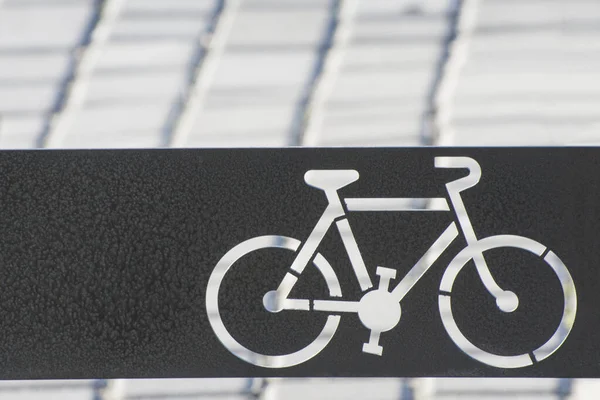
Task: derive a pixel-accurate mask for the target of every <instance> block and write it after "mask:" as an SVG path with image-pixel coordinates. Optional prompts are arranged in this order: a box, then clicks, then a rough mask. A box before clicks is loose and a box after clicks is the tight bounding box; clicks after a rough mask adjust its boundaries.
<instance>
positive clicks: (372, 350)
mask: <svg viewBox="0 0 600 400" xmlns="http://www.w3.org/2000/svg"><path fill="white" fill-rule="evenodd" d="M380 335H381V332H377V331H371V335H370V336H369V341H368V342H367V343H365V344H363V347H362V351H363V353H369V354H374V355H376V356H381V355H382V354H383V347H381V346H380V345H379V336H380Z"/></svg>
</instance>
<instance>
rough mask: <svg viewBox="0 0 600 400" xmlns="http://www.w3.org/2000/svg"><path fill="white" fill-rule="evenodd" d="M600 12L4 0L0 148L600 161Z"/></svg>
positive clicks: (48, 386)
mask: <svg viewBox="0 0 600 400" xmlns="http://www.w3.org/2000/svg"><path fill="white" fill-rule="evenodd" d="M599 39H600V1H598V0H462V1H460V0H360V1H359V0H0V148H4V149H8V148H36V147H38V148H39V147H48V148H108V147H119V148H123V147H215V146H218V147H221V146H232V147H234V146H244V147H247V146H261V147H264V146H421V145H450V146H451V145H491V146H493V145H573V144H579V145H593V144H600V114H599V113H598V111H597V109H598V106H600V40H599ZM599 389H600V384H599V383H597V382H595V381H593V380H568V379H536V380H533V379H507V380H497V379H412V380H402V379H335V380H334V379H276V380H263V379H251V380H248V379H224V380H215V379H185V380H119V381H104V380H92V381H35V382H26V381H20V382H3V383H0V399H34V398H43V399H106V400H108V399H114V400H117V399H118V400H122V399H184V398H185V399H187V398H190V399H216V398H219V399H250V398H259V399H304V398H310V399H381V400H387V399H399V400H408V399H445V400H449V399H455V398H470V399H479V398H484V399H509V398H510V399H596V398H598V395H597V393H598V391H599Z"/></svg>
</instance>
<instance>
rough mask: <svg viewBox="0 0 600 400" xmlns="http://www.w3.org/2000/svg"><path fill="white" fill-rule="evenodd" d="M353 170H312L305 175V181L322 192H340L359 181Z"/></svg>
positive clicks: (356, 172)
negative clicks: (339, 190)
mask: <svg viewBox="0 0 600 400" xmlns="http://www.w3.org/2000/svg"><path fill="white" fill-rule="evenodd" d="M358 178H359V174H358V171H355V170H353V169H311V170H310V171H307V172H306V173H305V174H304V181H305V182H306V183H307V184H309V185H310V186H313V187H316V188H318V189H322V190H338V189H341V188H343V187H344V186H347V185H349V184H351V183H352V182H354V181H356V180H358Z"/></svg>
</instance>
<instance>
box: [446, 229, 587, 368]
mask: <svg viewBox="0 0 600 400" xmlns="http://www.w3.org/2000/svg"><path fill="white" fill-rule="evenodd" d="M502 247H512V248H516V249H522V250H526V251H528V252H530V253H532V254H534V255H536V256H538V257H540V258H541V260H543V262H544V263H545V265H547V266H549V267H550V268H551V269H552V271H553V272H554V274H555V275H556V278H558V282H559V283H560V288H561V290H562V296H563V300H564V304H563V307H562V316H561V318H560V322H559V323H558V324H557V326H556V330H555V331H554V333H553V334H552V335H551V336H550V337H549V338H548V339H547V340H546V341H545V342H544V343H543V344H542V345H541V346H539V347H537V348H535V349H530V350H529V351H527V352H524V353H522V354H516V355H500V354H495V353H492V352H490V351H485V350H484V349H482V348H481V347H478V346H476V345H474V344H473V343H472V342H471V341H469V339H467V338H466V337H465V335H464V334H463V333H462V332H461V330H460V328H459V327H458V324H457V322H456V319H455V315H454V313H453V310H452V295H453V293H452V289H453V285H454V282H455V279H456V277H457V276H458V274H459V272H460V271H461V270H462V269H463V268H464V267H465V265H467V263H468V262H469V261H470V260H472V259H473V257H475V256H476V255H478V254H482V253H483V252H485V251H488V250H492V249H498V248H502ZM439 309H440V316H441V318H442V322H443V324H444V327H445V329H446V331H447V333H448V335H449V336H450V338H451V339H452V341H453V342H454V343H455V344H456V345H457V346H458V347H459V348H460V349H461V350H462V351H464V352H465V353H466V354H467V355H469V356H470V357H472V358H474V359H475V360H477V361H480V362H482V363H484V364H487V365H490V366H493V367H498V368H521V367H526V366H529V365H532V364H534V363H536V362H539V361H541V360H544V359H545V358H548V357H549V356H550V355H552V354H553V353H554V352H555V351H556V350H558V348H559V347H560V346H561V345H562V344H563V343H564V341H565V340H566V338H567V336H568V335H569V333H570V332H571V329H572V327H573V323H574V320H575V315H576V312H577V295H576V291H575V284H574V282H573V279H572V277H571V274H570V273H569V271H568V269H567V267H566V266H565V264H564V263H563V262H562V261H561V259H560V258H559V257H558V256H557V255H556V254H554V253H553V252H552V251H547V248H546V247H545V246H544V245H542V244H540V243H538V242H536V241H535V240H532V239H529V238H525V237H522V236H515V235H497V236H490V237H487V238H485V239H481V240H479V241H477V242H476V243H475V244H472V245H469V246H468V247H467V248H465V249H464V250H462V251H461V252H460V253H458V254H457V255H456V257H455V258H454V259H453V260H452V261H451V262H450V264H449V265H448V268H447V269H446V271H445V272H444V275H443V277H442V280H441V283H440V295H439Z"/></svg>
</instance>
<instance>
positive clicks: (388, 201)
mask: <svg viewBox="0 0 600 400" xmlns="http://www.w3.org/2000/svg"><path fill="white" fill-rule="evenodd" d="M435 167H436V168H466V169H468V171H469V174H468V175H467V176H465V177H463V178H460V179H457V180H455V181H452V182H450V183H447V184H446V190H447V192H448V196H449V199H450V204H448V202H447V201H446V199H444V198H430V199H410V198H346V199H345V200H344V201H345V205H346V209H347V210H348V211H355V212H361V211H412V212H414V211H451V208H452V210H453V211H454V214H455V216H456V219H457V220H458V227H457V224H456V222H455V221H453V222H452V223H450V225H449V226H448V227H447V228H446V229H445V230H444V231H443V233H442V234H441V235H440V236H439V237H438V238H437V239H436V240H435V242H434V243H433V244H432V245H431V246H430V247H429V249H428V250H427V251H426V252H425V254H424V255H423V256H422V257H421V258H420V259H419V261H417V263H416V264H415V265H414V266H413V267H412V268H411V269H410V271H409V272H408V273H407V274H406V276H405V277H404V278H402V280H400V282H399V283H398V284H397V285H396V286H395V287H394V288H392V289H390V282H391V280H392V279H395V278H396V270H394V269H390V268H384V267H377V270H376V274H377V275H378V276H379V285H378V287H377V288H373V283H372V282H371V278H370V276H369V274H368V272H367V268H366V266H365V262H364V261H363V258H362V256H361V252H360V250H359V247H358V244H357V242H356V240H355V238H354V234H353V233H352V229H351V227H350V224H349V222H348V219H347V218H346V211H345V209H344V206H343V204H342V199H340V197H339V194H338V192H337V191H338V190H339V189H341V188H343V187H345V186H347V185H349V184H351V183H352V182H354V181H356V180H358V178H359V173H358V172H357V171H355V170H310V171H308V172H306V174H305V176H304V179H305V181H306V183H307V184H308V185H310V186H312V187H315V188H317V189H320V190H323V191H324V193H325V196H326V197H327V200H328V202H329V204H328V206H327V208H326V209H325V211H324V212H323V215H322V216H321V217H320V219H319V220H318V222H317V224H316V225H315V227H314V229H313V230H312V232H311V234H310V235H309V237H308V239H306V241H305V242H304V243H303V244H302V243H301V242H300V241H299V240H297V239H294V238H290V237H286V236H258V237H255V238H252V239H248V240H246V241H244V242H242V243H240V244H238V245H236V246H234V247H233V248H232V249H231V250H229V251H228V252H227V253H226V254H225V255H224V256H223V257H222V258H221V260H220V261H219V262H218V263H217V265H216V266H215V268H214V270H213V272H212V274H211V276H210V278H209V282H208V288H207V293H206V307H207V312H208V318H209V321H210V324H211V326H212V328H213V330H214V332H215V334H216V336H217V337H218V339H219V340H220V341H221V343H222V344H223V345H224V346H225V347H226V348H227V349H228V350H229V351H230V352H231V353H232V354H234V355H235V356H237V357H239V358H240V359H242V360H244V361H246V362H248V363H251V364H254V365H257V366H261V367H267V368H284V367H290V366H294V365H298V364H300V363H303V362H305V361H308V360H310V359H311V358H313V357H315V356H316V355H317V354H318V353H319V352H321V351H322V350H323V349H324V348H325V347H326V346H327V345H328V344H329V342H330V341H331V339H332V338H333V336H334V334H335V333H336V330H337V328H338V325H339V323H340V318H341V314H345V313H357V314H358V317H359V319H360V321H361V322H362V324H363V325H364V326H365V327H366V328H367V329H369V330H370V336H369V341H368V342H367V343H364V344H363V346H362V351H363V352H364V353H370V354H375V355H379V356H381V355H382V353H383V348H382V346H381V345H380V344H379V338H380V335H381V334H382V333H383V332H387V331H389V330H391V329H392V328H394V327H395V326H396V325H397V324H398V322H399V321H400V318H401V314H402V311H401V310H402V308H401V303H402V299H403V298H404V297H405V296H406V294H407V293H408V292H409V291H410V290H411V289H412V288H413V287H414V285H415V284H416V283H417V282H418V281H419V279H421V277H423V276H424V274H425V273H426V272H427V271H428V270H429V268H430V267H431V266H432V265H433V264H434V263H435V261H436V260H437V259H438V258H439V257H440V256H441V255H442V253H444V251H445V250H446V249H447V248H448V246H450V244H451V243H452V242H453V241H454V240H455V239H456V238H457V237H458V236H459V234H460V233H462V235H463V236H464V239H465V241H466V243H467V246H466V247H465V248H464V249H463V250H462V251H460V252H459V253H458V254H457V255H456V256H455V257H454V258H453V259H452V261H451V262H450V263H449V265H448V267H447V268H446V270H445V272H444V274H443V276H442V280H441V283H440V287H439V296H438V304H439V310H440V316H441V319H442V322H443V325H444V327H445V329H446V331H447V333H448V335H449V336H450V338H451V339H452V341H453V342H454V343H455V344H456V345H457V346H458V347H459V348H460V349H461V350H462V351H463V352H465V353H466V354H467V355H469V356H470V357H472V358H473V359H475V360H477V361H479V362H482V363H484V364H487V365H490V366H493V367H498V368H521V367H525V366H528V365H532V364H533V363H535V362H539V361H541V360H544V359H545V358H547V357H549V356H550V355H552V354H553V353H554V352H555V351H556V350H557V349H558V348H559V347H560V346H561V345H562V344H563V343H564V341H565V340H566V338H567V336H568V335H569V333H570V331H571V329H572V326H573V322H574V320H575V315H576V310H577V296H576V292H575V285H574V283H573V279H572V278H571V275H570V273H569V271H568V270H567V268H566V266H565V265H564V263H563V262H562V261H561V260H560V258H559V257H558V256H557V255H556V254H555V253H554V252H552V251H550V250H549V249H547V248H546V246H544V245H542V244H540V243H539V242H537V241H535V240H533V239H530V238H527V237H523V236H516V235H495V236H489V237H486V238H482V239H478V238H477V237H476V235H475V232H474V230H473V226H472V224H471V221H470V219H469V216H468V214H467V210H466V208H465V205H464V203H463V200H462V197H461V192H463V191H465V190H467V189H469V188H471V187H474V186H475V185H476V184H477V183H478V182H479V180H480V178H481V168H480V166H479V163H478V162H477V161H475V160H474V159H472V158H468V157H435ZM416 201H420V202H423V201H427V203H428V204H429V206H428V207H427V208H425V207H422V208H421V209H415V207H414V206H410V205H407V204H410V203H411V202H412V203H413V204H414V202H416ZM450 207H451V208H450ZM334 223H335V225H336V227H337V229H338V231H339V233H340V235H341V238H342V241H343V243H344V247H345V249H346V252H347V254H348V258H349V260H350V262H351V265H352V268H353V270H354V274H355V276H356V279H357V281H358V284H359V285H360V288H361V290H362V292H363V293H364V294H363V295H362V298H361V299H360V301H346V300H344V299H343V295H342V290H341V287H340V283H339V281H338V278H337V275H336V273H335V272H334V270H333V268H332V267H331V265H330V264H329V262H328V261H327V260H326V259H325V258H324V257H323V256H322V255H321V254H320V253H317V248H318V246H319V244H320V243H321V241H322V240H323V238H324V237H325V234H326V233H327V231H328V229H329V228H330V227H331V225H333V224H334ZM459 227H460V231H459V229H458V228H459ZM502 247H509V248H516V249H522V250H525V251H527V252H530V253H532V254H534V255H535V256H537V257H540V259H541V260H543V261H544V262H545V265H548V266H549V267H550V268H551V269H552V270H553V272H554V273H555V274H556V277H557V278H558V280H559V282H560V285H561V288H562V294H563V298H564V306H563V308H562V318H561V320H560V322H559V323H558V325H557V327H556V330H555V331H554V333H553V334H552V335H551V336H550V338H548V340H547V341H546V342H545V343H544V344H542V345H541V346H539V347H538V348H535V349H532V350H531V351H529V352H524V353H522V354H518V355H509V356H507V355H499V354H494V353H491V352H488V351H484V350H483V349H481V348H478V347H477V346H475V345H474V344H473V343H471V342H470V341H469V340H468V339H467V338H466V337H465V335H463V333H462V332H461V331H460V329H459V327H458V325H457V323H456V321H455V318H454V316H453V313H452V288H453V283H454V281H455V279H456V277H457V275H458V274H459V272H460V271H461V270H462V268H463V267H464V266H465V265H466V264H467V263H468V262H469V261H470V260H473V262H474V264H475V266H476V271H477V273H478V275H479V277H480V278H481V280H482V282H483V284H484V286H485V288H486V290H487V291H488V292H489V293H490V294H491V295H492V296H493V297H494V298H495V300H496V305H497V307H498V309H499V310H501V311H502V312H504V313H510V312H513V311H515V310H516V309H517V308H518V306H519V298H518V297H517V295H516V294H515V293H513V292H511V291H508V290H503V289H502V288H501V287H500V286H499V285H498V284H497V283H496V281H495V280H494V277H493V276H492V274H491V272H490V269H489V268H488V265H487V263H486V260H485V257H484V254H483V253H484V252H486V251H488V250H491V249H497V248H502ZM269 248H280V249H287V250H290V251H293V252H296V256H295V259H294V261H293V262H292V264H291V265H290V266H289V269H288V271H287V273H286V274H285V277H284V278H283V280H282V281H281V283H280V284H279V286H278V287H277V288H273V289H272V290H270V291H268V292H267V293H265V294H264V297H263V306H264V308H265V309H266V310H267V311H269V312H271V313H278V312H281V311H283V310H289V311H297V312H318V313H327V319H326V322H325V324H324V326H323V328H322V330H321V332H320V333H319V334H318V336H317V337H316V338H315V339H314V340H313V341H312V342H310V344H308V345H307V346H305V347H304V348H302V349H300V350H298V351H295V352H292V353H289V354H276V355H267V354H260V353H257V352H255V351H252V350H250V349H248V348H246V347H245V346H244V345H242V344H241V343H239V342H238V341H237V340H236V339H235V338H234V337H233V336H232V335H231V334H230V333H229V332H228V330H227V329H226V327H225V325H224V323H223V320H222V317H221V314H220V309H219V299H218V297H219V288H220V286H221V283H222V282H223V279H224V277H225V275H226V274H227V273H228V271H230V269H231V267H232V266H233V265H234V264H235V263H236V262H237V261H238V260H240V259H241V258H242V257H244V256H245V255H247V254H249V253H251V252H254V251H256V250H259V249H269ZM311 262H312V264H314V265H315V266H316V268H317V269H318V271H319V272H320V275H322V277H323V279H324V280H325V283H326V286H327V288H328V292H329V296H330V298H335V299H333V300H332V299H303V298H290V293H291V291H292V289H293V288H294V286H295V284H296V283H297V281H298V280H299V279H301V278H302V272H303V271H304V270H305V268H306V267H307V265H308V264H309V263H311Z"/></svg>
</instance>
